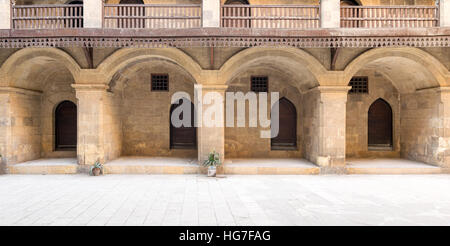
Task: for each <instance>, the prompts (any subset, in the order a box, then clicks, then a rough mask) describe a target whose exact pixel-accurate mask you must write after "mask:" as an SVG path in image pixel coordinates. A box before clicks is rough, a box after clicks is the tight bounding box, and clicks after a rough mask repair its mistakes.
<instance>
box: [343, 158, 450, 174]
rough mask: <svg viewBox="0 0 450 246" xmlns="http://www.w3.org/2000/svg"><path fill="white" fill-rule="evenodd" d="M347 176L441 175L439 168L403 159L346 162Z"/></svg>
mask: <svg viewBox="0 0 450 246" xmlns="http://www.w3.org/2000/svg"><path fill="white" fill-rule="evenodd" d="M347 173H348V174H441V173H446V171H445V170H443V169H442V168H440V167H437V166H432V165H428V164H425V163H422V162H416V161H411V160H405V159H355V160H347Z"/></svg>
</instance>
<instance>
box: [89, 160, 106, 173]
mask: <svg viewBox="0 0 450 246" xmlns="http://www.w3.org/2000/svg"><path fill="white" fill-rule="evenodd" d="M89 174H90V175H91V176H99V175H100V174H103V165H102V164H101V163H100V161H96V162H95V163H94V165H93V166H92V167H91V171H90V172H89Z"/></svg>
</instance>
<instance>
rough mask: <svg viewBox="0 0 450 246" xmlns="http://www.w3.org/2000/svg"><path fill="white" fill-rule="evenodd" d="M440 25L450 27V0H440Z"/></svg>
mask: <svg viewBox="0 0 450 246" xmlns="http://www.w3.org/2000/svg"><path fill="white" fill-rule="evenodd" d="M439 22H440V23H439V26H441V27H450V0H439Z"/></svg>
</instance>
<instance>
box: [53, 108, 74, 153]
mask: <svg viewBox="0 0 450 246" xmlns="http://www.w3.org/2000/svg"><path fill="white" fill-rule="evenodd" d="M76 147H77V106H76V105H75V103H73V102H71V101H63V102H61V103H60V104H59V105H58V106H57V107H56V110H55V150H75V149H76Z"/></svg>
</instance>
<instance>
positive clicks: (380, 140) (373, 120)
mask: <svg viewBox="0 0 450 246" xmlns="http://www.w3.org/2000/svg"><path fill="white" fill-rule="evenodd" d="M368 138H369V139H368V140H369V143H368V144H369V147H380V148H383V147H384V148H392V108H391V106H390V105H389V103H387V102H386V101H385V100H383V99H381V98H380V99H378V100H376V101H375V102H374V103H372V105H371V106H370V108H369V113H368Z"/></svg>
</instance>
